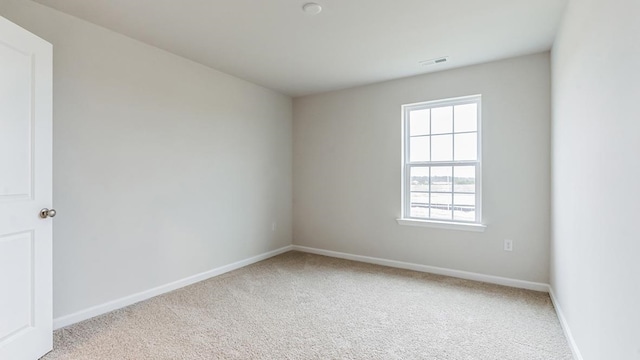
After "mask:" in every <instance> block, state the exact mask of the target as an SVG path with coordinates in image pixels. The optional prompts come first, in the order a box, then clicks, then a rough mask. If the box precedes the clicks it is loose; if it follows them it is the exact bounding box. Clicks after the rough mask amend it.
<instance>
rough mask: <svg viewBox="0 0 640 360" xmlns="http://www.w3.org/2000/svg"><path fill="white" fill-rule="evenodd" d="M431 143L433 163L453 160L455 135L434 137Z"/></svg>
mask: <svg viewBox="0 0 640 360" xmlns="http://www.w3.org/2000/svg"><path fill="white" fill-rule="evenodd" d="M431 142H432V144H431V151H432V154H433V155H432V156H431V161H451V160H453V135H438V136H432V137H431Z"/></svg>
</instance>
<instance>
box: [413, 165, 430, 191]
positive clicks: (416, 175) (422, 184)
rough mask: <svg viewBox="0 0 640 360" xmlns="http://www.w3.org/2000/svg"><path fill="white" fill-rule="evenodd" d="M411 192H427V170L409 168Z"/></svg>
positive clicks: (426, 168) (416, 167)
mask: <svg viewBox="0 0 640 360" xmlns="http://www.w3.org/2000/svg"><path fill="white" fill-rule="evenodd" d="M410 182H411V191H429V168H428V167H418V166H413V167H411V175H410Z"/></svg>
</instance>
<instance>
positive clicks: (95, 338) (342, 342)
mask: <svg viewBox="0 0 640 360" xmlns="http://www.w3.org/2000/svg"><path fill="white" fill-rule="evenodd" d="M54 343H55V345H54V346H55V349H54V351H53V352H51V353H50V354H48V355H47V356H45V357H44V359H46V360H56V359H119V360H124V359H136V360H141V359H500V360H507V359H527V360H531V359H544V360H552V359H571V354H570V351H569V348H568V346H567V342H566V340H565V338H564V336H563V334H562V330H561V328H560V324H559V323H558V319H557V317H556V314H555V312H554V310H553V307H552V305H551V301H550V299H549V296H548V295H547V294H545V293H539V292H534V291H527V290H519V289H512V288H507V287H502V286H497V285H489V284H483V283H477V282H473V281H466V280H459V279H454V278H448V277H443V276H436V275H430V274H423V273H418V272H413V271H405V270H398V269H392V268H386V267H382V266H377V265H368V264H362V263H357V262H352V261H346V260H338V259H332V258H328V257H323V256H317V255H309V254H303V253H299V252H289V253H286V254H283V255H280V256H277V257H275V258H272V259H269V260H266V261H263V262H260V263H257V264H254V265H251V266H248V267H246V268H243V269H240V270H237V271H233V272H231V273H227V274H225V275H222V276H219V277H216V278H213V279H210V280H207V281H204V282H201V283H198V284H195V285H192V286H189V287H186V288H184V289H180V290H177V291H174V292H172V293H169V294H166V295H163V296H159V297H156V298H154V299H151V300H149V301H145V302H142V303H138V304H135V305H132V306H130V307H127V308H125V309H121V310H118V311H115V312H112V313H109V314H106V315H103V316H100V317H97V318H94V319H90V320H87V321H85V322H82V323H79V324H76V325H73V326H70V327H67V328H65V329H61V330H58V331H56V332H55V334H54Z"/></svg>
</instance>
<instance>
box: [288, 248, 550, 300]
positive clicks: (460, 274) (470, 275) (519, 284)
mask: <svg viewBox="0 0 640 360" xmlns="http://www.w3.org/2000/svg"><path fill="white" fill-rule="evenodd" d="M292 247H293V250H297V251H302V252H306V253H310V254H317V255H324V256H330V257H335V258H340V259H347V260H353V261H360V262H364V263H369V264H377V265H383V266H389V267H394V268H400V269H407V270H414V271H420V272H426V273H431V274H437V275H445V276H451V277H455V278H460V279H466V280H474V281H480V282H486V283H491V284H498V285H504V286H510V287H515V288H521V289H529V290H535V291H542V292H548V291H549V285H548V284H543V283H537V282H532V281H525V280H517V279H510V278H505V277H500V276H493V275H485V274H479V273H474V272H469V271H462V270H454V269H447V268H441V267H436V266H428V265H421V264H414V263H408V262H403V261H396V260H387V259H382V258H375V257H369V256H362V255H354V254H348V253H343V252H337V251H331V250H323V249H316V248H311V247H307V246H300V245H293V246H292Z"/></svg>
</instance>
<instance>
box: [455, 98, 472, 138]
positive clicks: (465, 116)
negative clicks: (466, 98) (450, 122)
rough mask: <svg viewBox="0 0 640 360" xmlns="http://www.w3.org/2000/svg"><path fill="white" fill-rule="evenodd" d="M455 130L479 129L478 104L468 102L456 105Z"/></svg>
mask: <svg viewBox="0 0 640 360" xmlns="http://www.w3.org/2000/svg"><path fill="white" fill-rule="evenodd" d="M454 113H455V121H454V126H455V132H463V131H476V130H478V105H477V104H467V105H458V106H456V107H455V110H454Z"/></svg>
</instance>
